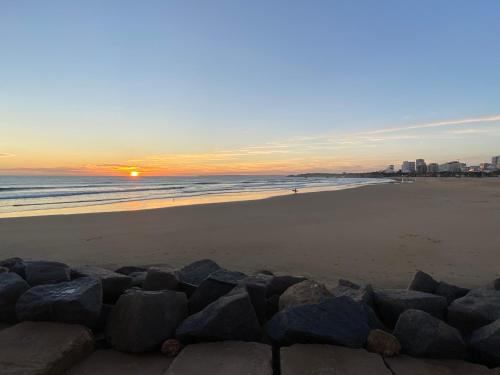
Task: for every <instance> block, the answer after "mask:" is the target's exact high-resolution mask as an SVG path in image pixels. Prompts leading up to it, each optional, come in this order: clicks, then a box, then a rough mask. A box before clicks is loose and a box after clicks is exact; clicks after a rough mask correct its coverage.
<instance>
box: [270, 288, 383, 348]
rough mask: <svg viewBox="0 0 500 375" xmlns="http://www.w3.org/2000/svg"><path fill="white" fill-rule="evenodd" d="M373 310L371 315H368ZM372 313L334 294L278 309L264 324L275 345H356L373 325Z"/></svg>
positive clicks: (354, 346) (368, 309) (362, 340)
mask: <svg viewBox="0 0 500 375" xmlns="http://www.w3.org/2000/svg"><path fill="white" fill-rule="evenodd" d="M372 314H373V315H372ZM374 319H375V320H376V318H375V317H374V313H373V311H371V309H370V308H369V307H368V306H367V305H364V304H361V303H359V302H355V301H353V300H352V299H351V298H349V297H334V298H330V299H328V300H325V301H324V302H321V303H318V304H313V305H301V306H297V307H292V308H289V309H284V310H281V311H280V312H279V313H277V314H276V315H275V316H274V317H273V318H272V319H271V320H270V321H269V322H267V324H266V332H267V334H268V336H269V337H270V339H271V340H272V341H273V342H274V343H276V344H278V345H291V344H294V343H323V344H334V345H342V346H348V347H353V348H360V347H362V346H364V345H365V343H366V339H367V337H368V334H369V333H370V330H371V329H375V328H380V327H378V326H373V323H374Z"/></svg>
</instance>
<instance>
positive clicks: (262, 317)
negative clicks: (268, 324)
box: [235, 274, 273, 323]
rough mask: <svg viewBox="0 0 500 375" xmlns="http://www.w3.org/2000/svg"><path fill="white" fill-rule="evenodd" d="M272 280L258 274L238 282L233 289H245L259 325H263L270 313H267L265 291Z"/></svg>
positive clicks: (269, 277) (270, 277)
mask: <svg viewBox="0 0 500 375" xmlns="http://www.w3.org/2000/svg"><path fill="white" fill-rule="evenodd" d="M272 280H273V276H269V275H264V274H258V275H255V276H248V277H245V278H244V279H242V280H241V281H239V282H238V285H237V286H236V287H235V288H245V290H246V291H247V292H248V295H249V296H250V300H251V301H252V305H253V308H254V310H255V313H256V314H257V318H258V319H259V322H260V323H264V322H265V321H266V320H267V319H268V317H269V315H270V312H269V311H268V306H269V305H268V299H267V290H268V289H269V287H270V285H271V283H272Z"/></svg>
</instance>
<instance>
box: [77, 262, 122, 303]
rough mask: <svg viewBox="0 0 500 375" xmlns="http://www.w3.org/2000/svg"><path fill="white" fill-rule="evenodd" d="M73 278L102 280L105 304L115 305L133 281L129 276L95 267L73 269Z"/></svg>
mask: <svg viewBox="0 0 500 375" xmlns="http://www.w3.org/2000/svg"><path fill="white" fill-rule="evenodd" d="M71 276H72V278H78V277H93V278H96V279H99V280H101V283H102V296H103V301H104V303H115V302H116V300H117V299H118V298H119V297H120V295H121V294H122V293H123V292H124V291H125V289H127V288H128V287H129V285H130V283H131V281H132V278H131V277H129V276H126V275H122V274H121V273H117V272H113V271H110V270H107V269H105V268H101V267H95V266H82V267H77V268H73V269H72V270H71Z"/></svg>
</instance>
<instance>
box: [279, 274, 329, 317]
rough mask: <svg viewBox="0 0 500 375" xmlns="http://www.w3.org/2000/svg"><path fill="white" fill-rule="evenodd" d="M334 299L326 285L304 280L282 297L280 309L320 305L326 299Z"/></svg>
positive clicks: (286, 291)
mask: <svg viewBox="0 0 500 375" xmlns="http://www.w3.org/2000/svg"><path fill="white" fill-rule="evenodd" d="M329 297H332V294H331V293H330V292H329V291H328V289H326V286H325V285H324V284H319V283H317V282H315V281H312V280H304V281H301V282H300V283H297V284H294V285H292V286H291V287H290V288H288V289H287V290H285V292H284V293H283V294H282V295H281V296H280V299H279V309H280V310H282V309H286V308H290V307H295V306H300V305H307V304H311V303H320V302H321V301H323V300H324V299H325V298H329Z"/></svg>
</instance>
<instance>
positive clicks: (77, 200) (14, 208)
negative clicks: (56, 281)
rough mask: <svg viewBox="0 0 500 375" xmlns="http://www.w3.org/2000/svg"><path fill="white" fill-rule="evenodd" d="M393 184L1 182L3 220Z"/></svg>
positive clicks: (238, 179)
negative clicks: (6, 218) (4, 218)
mask: <svg viewBox="0 0 500 375" xmlns="http://www.w3.org/2000/svg"><path fill="white" fill-rule="evenodd" d="M386 182H390V180H387V179H375V178H328V177H317V178H312V177H308V178H304V177H286V176H203V177H146V176H144V177H135V178H133V177H104V176H100V177H95V176H85V177H80V176H69V177H68V176H65V177H55V176H0V217H12V216H34V215H49V214H71V213H83V212H105V211H126V210H137V209H147V208H157V207H168V206H173V205H185V204H196V203H210V202H225V201H238V200H247V199H259V198H265V197H270V196H274V195H284V194H293V192H292V191H291V190H292V189H298V192H299V193H301V192H309V191H322V190H339V189H346V188H354V187H358V186H362V185H368V184H379V183H386Z"/></svg>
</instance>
